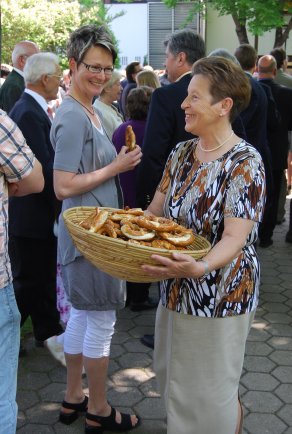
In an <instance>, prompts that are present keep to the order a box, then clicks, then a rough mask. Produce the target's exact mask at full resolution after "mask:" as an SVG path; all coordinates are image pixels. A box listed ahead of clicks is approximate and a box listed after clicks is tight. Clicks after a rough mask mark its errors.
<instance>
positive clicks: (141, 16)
mask: <svg viewBox="0 0 292 434" xmlns="http://www.w3.org/2000/svg"><path fill="white" fill-rule="evenodd" d="M107 6H108V7H109V14H110V15H114V14H116V13H118V12H120V11H125V14H124V15H123V16H122V17H119V18H116V19H115V20H114V21H113V22H112V23H111V29H112V30H113V32H114V34H115V36H116V38H117V40H118V41H119V50H120V59H121V69H124V68H125V66H126V65H127V64H128V63H130V62H132V61H134V60H138V61H140V62H141V63H143V60H144V56H145V55H147V54H148V53H147V51H148V42H147V41H148V21H147V3H140V4H137V3H136V4H112V5H107ZM274 33H275V32H274V31H271V32H266V33H265V34H264V35H263V36H260V37H259V48H258V53H259V54H267V53H268V52H269V51H270V50H271V49H272V48H273V44H274ZM205 41H206V48H207V53H210V52H211V51H213V50H215V49H216V48H226V49H227V50H229V51H230V52H232V53H233V52H234V50H235V49H236V47H237V46H238V45H239V41H238V38H237V35H236V33H235V27H234V22H233V20H232V17H231V16H223V17H219V16H218V14H217V12H216V11H214V10H212V9H211V8H209V9H208V12H207V16H206V33H205ZM249 42H250V44H251V45H254V36H253V35H249ZM286 51H287V54H288V55H292V40H291V38H290V39H288V41H287V44H286Z"/></svg>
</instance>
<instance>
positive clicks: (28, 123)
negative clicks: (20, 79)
mask: <svg viewBox="0 0 292 434" xmlns="http://www.w3.org/2000/svg"><path fill="white" fill-rule="evenodd" d="M9 116H10V117H11V118H12V119H13V120H14V121H15V123H16V124H17V125H18V127H19V128H20V130H21V131H22V134H23V135H24V137H25V139H26V141H27V144H28V146H29V147H30V148H31V149H32V151H33V152H34V154H35V156H36V158H37V159H38V160H39V162H40V163H41V165H42V167H43V174H44V178H45V187H44V190H43V191H42V192H41V193H35V194H30V195H28V196H25V197H12V198H10V201H9V232H10V234H11V235H14V236H21V237H28V238H38V239H45V238H48V237H49V236H53V225H54V220H55V216H56V213H58V208H59V207H60V203H59V202H58V201H57V199H56V197H55V193H54V188H53V162H54V150H53V147H52V145H51V141H50V129H51V121H50V119H49V117H48V116H47V114H46V113H45V112H44V110H43V109H42V108H41V106H40V105H39V104H38V103H37V102H36V100H35V99H34V98H33V97H32V96H31V95H29V94H27V93H25V92H24V93H23V94H22V96H21V97H20V99H19V100H18V101H17V103H16V104H15V106H14V107H13V109H12V110H11V112H10V113H9Z"/></svg>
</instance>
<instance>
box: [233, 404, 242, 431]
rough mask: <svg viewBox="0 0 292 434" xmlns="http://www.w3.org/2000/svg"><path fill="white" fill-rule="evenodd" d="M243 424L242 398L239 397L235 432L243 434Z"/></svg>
mask: <svg viewBox="0 0 292 434" xmlns="http://www.w3.org/2000/svg"><path fill="white" fill-rule="evenodd" d="M242 426H243V408H242V404H241V401H240V399H239V398H238V416H237V425H236V431H235V434H242Z"/></svg>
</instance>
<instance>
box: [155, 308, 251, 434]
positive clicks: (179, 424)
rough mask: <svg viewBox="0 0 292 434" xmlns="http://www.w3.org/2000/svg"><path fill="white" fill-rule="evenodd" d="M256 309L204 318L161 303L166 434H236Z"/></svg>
mask: <svg viewBox="0 0 292 434" xmlns="http://www.w3.org/2000/svg"><path fill="white" fill-rule="evenodd" d="M253 318H254V312H252V313H250V314H246V315H239V316H236V317H226V318H205V317H203V318H201V317H194V316H191V315H184V314H179V313H176V312H172V311H170V310H168V309H166V308H164V307H162V306H161V303H160V305H159V306H158V309H157V315H156V324H155V350H154V370H155V373H156V377H157V383H158V387H159V390H160V393H161V396H162V398H163V399H164V402H165V408H166V412H167V434H215V433H216V434H234V433H235V429H236V423H237V413H238V407H237V401H238V386H239V380H240V375H241V371H242V365H243V359H244V351H245V343H246V339H247V336H248V332H249V330H250V326H251V323H252V320H253Z"/></svg>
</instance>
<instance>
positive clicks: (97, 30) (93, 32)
mask: <svg viewBox="0 0 292 434" xmlns="http://www.w3.org/2000/svg"><path fill="white" fill-rule="evenodd" d="M96 46H101V47H104V48H106V49H107V50H108V51H109V52H110V53H111V55H112V58H113V63H115V60H116V58H117V51H116V49H115V47H114V44H113V40H112V36H111V35H110V32H109V30H108V28H107V27H106V26H104V25H103V26H96V25H95V24H88V25H85V26H81V27H79V28H78V29H76V30H74V32H72V33H71V35H70V38H69V41H68V43H67V57H68V59H70V58H73V59H75V61H76V62H77V64H78V65H79V64H80V63H81V62H82V60H83V59H84V57H85V55H86V53H87V51H88V50H89V49H90V48H91V47H96Z"/></svg>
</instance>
